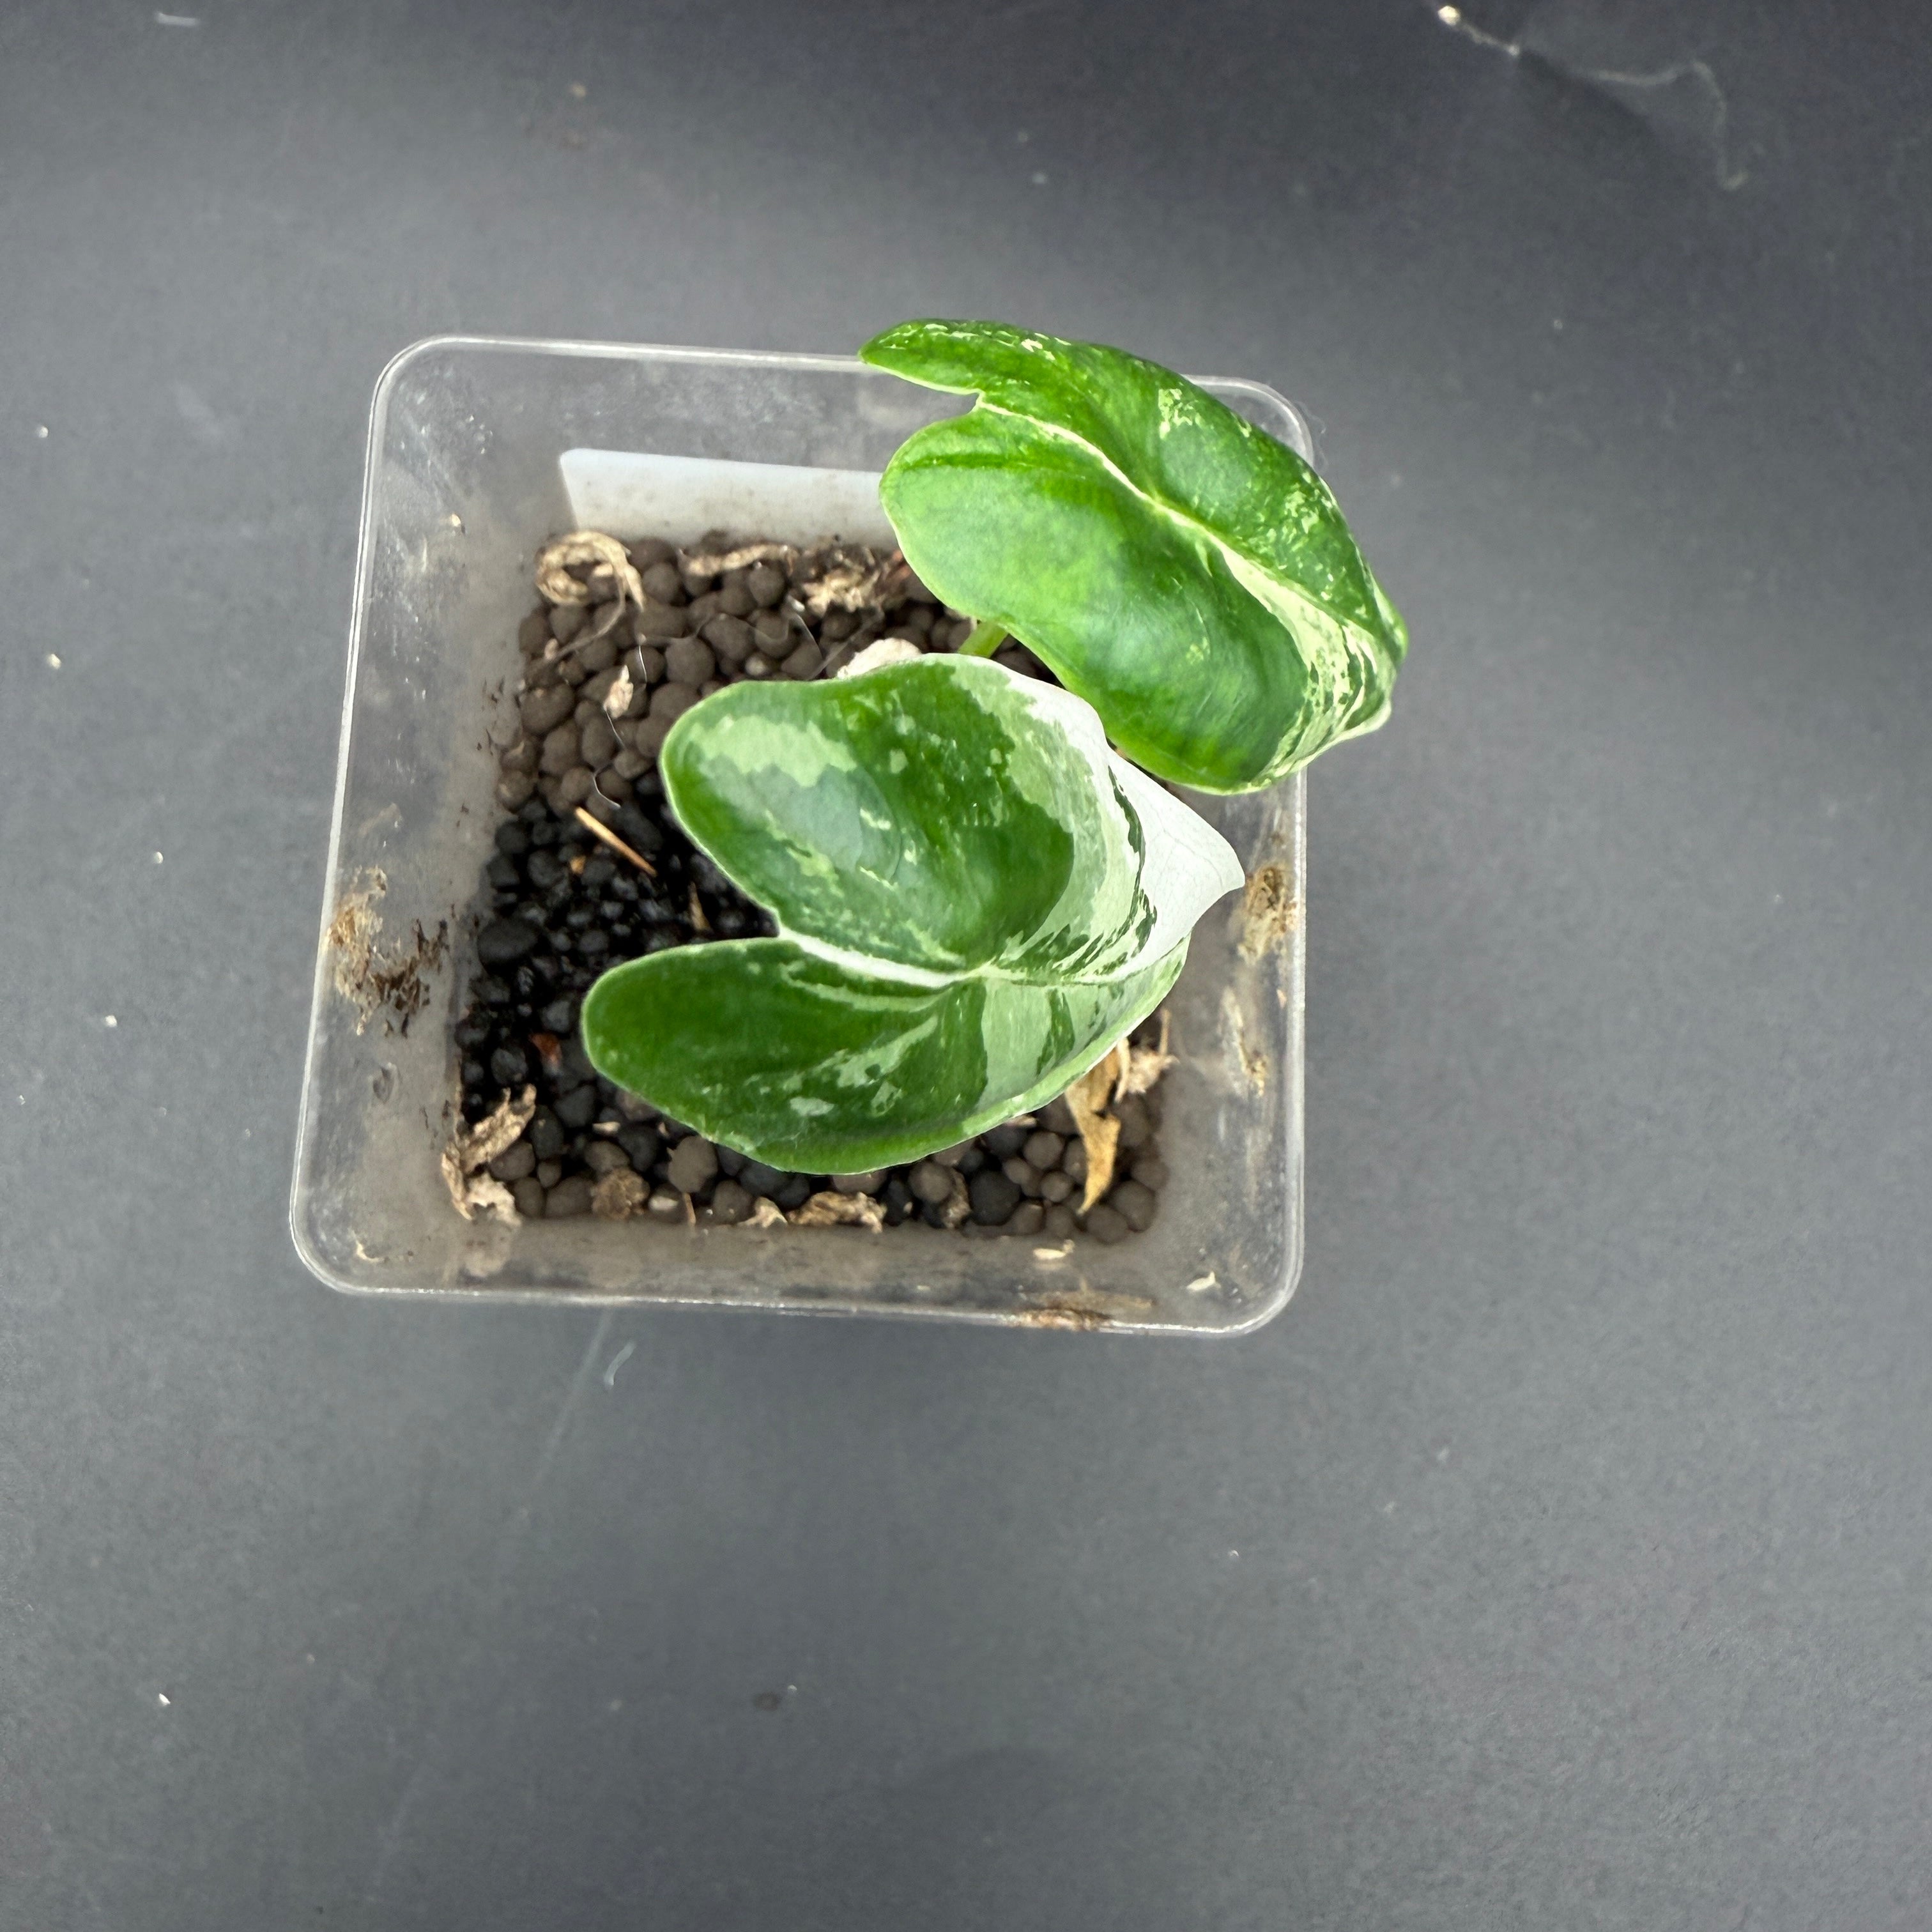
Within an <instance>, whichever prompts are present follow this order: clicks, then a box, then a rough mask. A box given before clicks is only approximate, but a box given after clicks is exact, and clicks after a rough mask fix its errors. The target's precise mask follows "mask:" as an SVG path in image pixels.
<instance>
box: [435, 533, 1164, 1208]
mask: <svg viewBox="0 0 1932 1932" xmlns="http://www.w3.org/2000/svg"><path fill="white" fill-rule="evenodd" d="M613 549H614V546H613ZM624 556H625V559H627V560H628V564H629V565H630V566H631V568H632V569H633V570H634V571H635V572H636V579H635V585H634V586H626V585H620V583H619V577H618V574H617V569H618V568H620V567H621V561H622V560H620V559H615V558H613V559H610V561H592V562H575V563H574V564H572V565H571V566H570V568H569V571H568V574H569V575H570V577H571V580H572V581H571V583H570V584H567V585H562V588H564V589H565V592H566V593H567V594H580V595H583V597H584V598H586V601H585V602H583V603H570V602H558V603H554V604H553V603H550V602H547V601H546V602H545V603H544V604H541V606H540V607H538V609H536V610H533V611H532V612H531V613H530V614H529V616H527V617H526V618H525V619H523V622H522V624H521V625H520V627H519V628H518V631H517V644H518V647H519V649H520V653H521V655H522V658H523V670H522V673H521V677H520V682H518V684H517V687H516V688H515V691H514V695H506V696H505V698H504V699H503V700H502V704H503V706H504V707H505V709H504V711H503V712H502V717H501V721H500V722H499V724H498V725H497V726H496V728H495V729H494V730H493V733H492V738H493V742H494V744H495V745H496V746H497V747H498V748H499V765H500V768H501V771H500V776H499V781H498V784H497V790H496V796H497V801H498V802H499V805H501V806H502V809H503V813H504V816H503V818H502V822H501V823H499V825H498V826H497V828H496V851H495V853H494V854H493V856H492V857H491V858H490V860H489V862H488V863H487V865H485V866H484V874H483V880H482V884H481V892H480V895H479V899H478V906H477V915H478V932H477V937H476V952H477V958H478V971H477V973H476V974H475V977H474V978H473V979H472V981H471V983H470V985H469V990H468V998H467V1000H466V1003H465V1005H464V1010H463V1016H462V1017H461V1018H460V1019H459V1020H458V1022H457V1023H456V1027H455V1043H456V1046H457V1049H458V1053H459V1055H460V1069H461V1083H462V1109H463V1118H464V1120H465V1121H466V1123H468V1124H469V1125H471V1126H472V1127H473V1126H474V1125H475V1124H476V1123H478V1122H479V1121H484V1119H486V1118H487V1117H489V1116H490V1115H492V1114H493V1113H495V1112H496V1111H497V1110H498V1109H499V1108H501V1107H502V1106H503V1104H504V1103H505V1101H506V1100H507V1101H508V1102H510V1103H512V1105H514V1103H516V1102H517V1100H519V1099H520V1097H522V1096H523V1094H524V1093H525V1091H526V1088H534V1090H535V1100H536V1107H535V1112H534V1114H532V1115H531V1117H530V1118H529V1122H528V1124H527V1126H526V1127H525V1128H524V1130H523V1132H522V1133H521V1134H520V1136H519V1137H518V1138H517V1139H516V1140H515V1141H514V1142H512V1143H511V1145H509V1146H508V1148H506V1149H505V1151H503V1152H502V1153H500V1154H497V1155H496V1157H494V1158H493V1159H492V1160H490V1161H489V1162H488V1163H487V1168H486V1169H485V1170H484V1172H487V1175H488V1176H489V1177H490V1178H491V1179H493V1180H494V1181H498V1182H499V1183H501V1184H502V1186H503V1187H505V1189H507V1190H508V1196H509V1198H510V1199H511V1201H512V1202H514V1205H515V1208H516V1211H517V1213H518V1214H520V1216H522V1217H523V1218H524V1219H526V1220H544V1219H548V1220H556V1219H559V1218H562V1217H570V1216H574V1215H580V1214H591V1213H593V1212H594V1213H598V1214H605V1215H607V1216H610V1217H613V1218H629V1217H631V1216H633V1215H637V1214H643V1215H648V1216H649V1217H652V1218H654V1219H658V1220H665V1221H675V1222H684V1221H687V1220H695V1221H697V1223H700V1224H702V1223H712V1224H717V1223H726V1224H729V1223H739V1222H745V1221H754V1220H763V1221H769V1220H771V1219H772V1217H773V1216H774V1214H789V1215H792V1216H794V1217H798V1218H799V1219H800V1220H802V1221H804V1222H805V1223H806V1224H808V1225H811V1224H816V1225H833V1224H835V1223H837V1222H839V1221H843V1220H850V1221H855V1222H859V1223H862V1224H868V1225H874V1226H876V1225H877V1224H878V1223H880V1222H883V1224H884V1225H885V1226H891V1227H896V1226H901V1225H902V1224H904V1223H906V1222H907V1221H910V1220H913V1218H915V1217H917V1218H919V1219H920V1220H924V1221H926V1223H929V1224H930V1225H931V1226H934V1227H939V1228H954V1229H959V1232H962V1234H966V1235H982V1236H986V1235H1037V1236H1040V1237H1043V1238H1049V1239H1053V1238H1061V1239H1064V1238H1067V1237H1069V1236H1072V1235H1086V1236H1090V1237H1091V1238H1094V1239H1095V1240H1097V1241H1103V1242H1112V1241H1120V1240H1121V1239H1123V1238H1125V1237H1126V1236H1127V1235H1130V1234H1132V1233H1133V1232H1137V1231H1139V1230H1142V1229H1145V1228H1147V1227H1148V1226H1149V1225H1150V1224H1151V1223H1152V1222H1153V1220H1154V1217H1155V1215H1156V1214H1157V1211H1158V1210H1159V1206H1160V1202H1159V1190H1160V1188H1161V1187H1163V1185H1164V1184H1165V1183H1166V1178H1167V1172H1166V1167H1165V1166H1164V1164H1163V1161H1162V1159H1161V1154H1160V1145H1159V1142H1158V1141H1157V1138H1156V1135H1157V1129H1158V1128H1159V1127H1160V1093H1159V1090H1158V1088H1154V1089H1152V1090H1151V1091H1148V1092H1145V1093H1128V1094H1125V1095H1124V1097H1121V1098H1120V1099H1118V1100H1115V1101H1114V1102H1113V1103H1112V1104H1111V1106H1109V1108H1108V1110H1107V1111H1108V1115H1109V1119H1110V1120H1111V1121H1118V1136H1115V1135H1112V1134H1109V1135H1108V1136H1106V1138H1107V1139H1109V1141H1110V1142H1113V1143H1114V1145H1115V1157H1114V1173H1113V1180H1112V1184H1111V1186H1110V1187H1109V1189H1108V1191H1107V1192H1106V1194H1105V1195H1104V1196H1103V1198H1101V1199H1099V1200H1097V1202H1095V1203H1094V1205H1093V1206H1092V1207H1091V1208H1088V1209H1087V1210H1085V1211H1084V1212H1083V1211H1082V1200H1083V1197H1084V1196H1085V1192H1086V1183H1087V1180H1088V1143H1087V1142H1086V1141H1085V1140H1083V1139H1082V1136H1081V1134H1080V1132H1079V1126H1078V1124H1077V1122H1076V1116H1075V1113H1074V1111H1073V1109H1072V1108H1070V1106H1069V1104H1068V1102H1067V1099H1065V1098H1062V1099H1060V1100H1055V1101H1054V1102H1053V1103H1052V1104H1051V1105H1050V1106H1047V1107H1046V1108H1044V1109H1042V1110H1041V1111H1040V1112H1039V1114H1038V1115H1021V1116H1019V1118H1016V1119H1015V1120H1013V1121H1010V1122H1009V1123H1007V1124H1005V1125H1004V1126H1001V1127H996V1128H994V1129H992V1130H990V1131H989V1132H988V1133H984V1134H982V1135H980V1136H979V1137H978V1138H977V1139H974V1140H971V1141H968V1142H962V1144H961V1145H959V1146H957V1147H955V1148H948V1149H947V1150H946V1151H944V1152H942V1153H940V1154H935V1155H933V1156H932V1157H930V1158H929V1159H927V1160H922V1161H919V1162H916V1163H910V1164H909V1165H907V1166H899V1167H893V1168H888V1169H879V1170H877V1171H876V1172H871V1173H866V1174H856V1175H822V1174H799V1173H790V1172H780V1171H778V1170H777V1169H772V1168H769V1167H766V1166H763V1164H762V1163H759V1162H757V1161H752V1160H746V1159H745V1157H743V1156H742V1154H738V1153H736V1151H733V1149H731V1148H725V1147H719V1146H715V1145H713V1144H712V1143H711V1142H709V1141H706V1140H705V1139H703V1137H702V1136H699V1135H697V1134H695V1133H692V1132H691V1130H690V1129H689V1128H688V1127H684V1126H682V1124H679V1123H678V1122H676V1121H671V1120H668V1119H667V1118H664V1116H663V1115H661V1114H659V1113H658V1111H657V1110H656V1109H655V1108H653V1107H652V1106H649V1105H648V1104H647V1103H645V1102H643V1101H642V1100H638V1099H637V1097H635V1096H634V1095H631V1094H625V1093H623V1092H621V1091H619V1089H618V1088H616V1087H614V1086H613V1085H612V1084H611V1083H610V1082H608V1081H607V1080H604V1079H601V1078H600V1077H599V1076H598V1074H597V1073H595V1071H594V1070H592V1067H591V1065H590V1063H589V1058H588V1057H587V1056H586V1054H585V1052H584V1051H583V1044H582V1042H581V1041H580V1039H579V1037H578V1035H577V1016H578V1011H579V1009H580V1005H581V1003H582V1001H583V995H585V993H586V992H588V991H589V988H590V986H591V985H592V983H593V982H594V981H595V980H596V978H597V977H598V974H601V973H602V972H603V971H604V970H605V969H606V968H608V967H610V966H613V965H616V964H618V963H619V962H621V961H622V960H625V959H634V958H636V957H638V956H640V955H642V954H644V953H655V952H658V951H661V950H663V949H664V947H669V946H689V945H702V944H705V943H706V941H711V940H715V939H734V938H755V937H759V936H763V935H769V934H771V933H772V932H774V931H775V927H774V925H773V923H772V919H770V917H769V915H768V914H767V913H765V912H764V911H763V910H762V909H761V908H760V907H757V906H756V905H754V904H752V903H751V901H749V900H748V899H747V898H745V897H744V896H743V895H742V894H741V893H740V892H738V891H737V889H736V888H735V887H734V886H733V885H732V884H731V883H730V880H727V878H725V877H724V875H723V874H721V872H720V871H718V869H717V868H716V867H715V865H712V863H711V862H710V860H709V859H707V858H706V856H705V855H704V854H703V853H702V852H700V851H699V850H697V849H696V848H695V847H694V846H693V845H692V844H691V841H689V840H688V838H685V835H684V834H683V832H682V831H681V830H680V829H679V827H678V826H677V823H676V820H674V818H673V817H672V815H671V814H670V811H668V809H667V807H666V805H665V803H664V788H663V786H662V784H661V781H660V780H659V778H658V772H657V754H658V748H659V747H660V746H661V745H662V744H663V742H664V737H665V736H666V734H667V733H668V732H669V730H670V727H671V724H673V721H675V720H676V718H679V716H681V715H682V714H683V712H685V711H687V710H688V709H690V707H691V706H692V705H694V704H695V703H697V702H698V700H700V698H701V697H707V696H709V694H710V693H711V692H712V691H716V690H718V689H719V688H721V686H722V685H725V684H727V683H733V682H737V681H738V680H739V679H742V678H778V677H785V678H794V679H799V680H801V681H802V680H805V679H812V678H818V677H829V676H835V675H836V674H837V673H838V670H840V668H841V667H842V666H844V664H847V663H849V662H850V660H851V658H853V655H856V652H859V650H861V649H863V648H864V647H865V646H866V645H868V644H869V643H873V642H874V641H876V640H879V639H880V638H886V637H893V638H901V639H904V640H907V642H909V643H912V644H914V645H916V646H917V647H918V648H919V649H920V650H921V651H952V650H956V649H958V648H959V646H960V645H961V644H962V643H964V642H965V640H966V639H967V638H968V637H969V636H970V635H971V632H972V630H973V621H972V619H971V618H970V617H967V616H963V615H962V614H961V613H959V612H957V611H953V610H946V609H944V608H943V607H941V606H940V605H939V604H938V602H937V601H936V600H935V598H933V596H932V593H931V592H929V591H928V590H927V589H926V587H925V586H923V585H922V584H921V583H919V580H917V579H916V577H913V575H912V574H911V573H910V571H908V570H907V568H906V567H905V565H904V563H903V562H901V561H900V560H899V559H898V557H897V556H896V554H893V555H890V556H880V555H879V554H877V553H874V552H873V551H871V550H864V549H861V548H858V547H853V546H841V545H838V544H826V545H824V546H822V547H818V548H816V549H811V550H802V551H793V550H790V549H788V548H787V547H783V546H780V545H777V544H760V543H755V542H739V543H737V544H735V545H734V544H733V543H732V542H731V541H730V540H729V539H728V538H727V537H726V536H725V535H724V533H723V532H713V533H712V535H709V536H708V537H706V538H705V539H704V540H703V541H702V542H700V544H698V545H697V546H696V547H694V548H692V549H691V550H683V551H680V550H678V549H676V547H674V546H673V545H672V544H668V543H665V542H662V541H658V540H656V539H646V540H643V541H639V542H636V543H633V544H628V546H625V552H624ZM707 565H708V566H709V567H708V568H707V567H706V566H707ZM558 568H561V566H559V567H558ZM550 581H551V587H552V588H553V589H556V587H558V586H559V583H561V577H560V576H558V575H556V574H553V576H552V577H551V580H550ZM575 586H582V588H581V590H580V592H578V591H577V590H576V589H575ZM637 586H640V587H641V589H642V591H643V602H642V604H641V606H640V605H639V604H637V602H636V601H634V599H635V589H636V587H637ZM620 592H623V594H620ZM996 655H997V657H998V659H999V661H1001V663H1003V664H1007V665H1008V666H1010V667H1011V668H1012V669H1013V670H1017V671H1019V672H1022V673H1024V674H1025V675H1027V676H1036V677H1044V676H1047V674H1048V673H1046V670H1045V668H1044V667H1043V666H1042V665H1041V664H1040V662H1039V661H1038V660H1037V658H1034V656H1033V655H1031V652H1028V651H1026V650H1025V649H1022V648H1021V647H1020V646H1019V645H1017V644H1016V643H1012V642H1009V643H1007V644H1006V645H1004V646H1002V647H1001V649H1000V650H999V651H998V652H997V653H996ZM511 707H513V709H512V708H511ZM1159 1034H1160V1027H1159V1025H1158V1023H1157V1022H1154V1021H1152V1020H1150V1021H1149V1022H1147V1024H1146V1025H1145V1026H1144V1027H1143V1028H1141V1029H1140V1030H1139V1031H1137V1033H1136V1035H1135V1037H1134V1043H1135V1044H1136V1046H1140V1047H1143V1048H1145V1049H1153V1048H1154V1044H1155V1042H1156V1040H1157V1037H1158V1036H1159ZM767 1204H768V1205H767Z"/></svg>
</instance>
